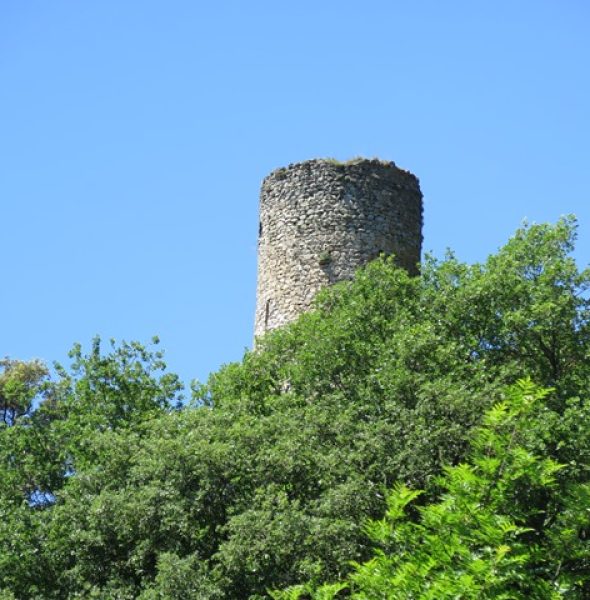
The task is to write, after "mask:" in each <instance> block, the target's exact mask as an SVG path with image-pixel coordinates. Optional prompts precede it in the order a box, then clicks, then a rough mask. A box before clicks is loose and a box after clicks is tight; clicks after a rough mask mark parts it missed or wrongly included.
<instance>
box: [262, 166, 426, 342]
mask: <svg viewBox="0 0 590 600" xmlns="http://www.w3.org/2000/svg"><path fill="white" fill-rule="evenodd" d="M421 248H422V193H421V191H420V186H419V183H418V179H417V178H416V177H415V176H414V175H412V173H410V172H409V171H404V170H402V169H399V168H398V167H396V166H395V164H394V163H392V162H384V161H380V160H366V159H359V160H354V161H350V162H347V163H338V162H336V161H332V160H323V159H316V160H309V161H305V162H302V163H297V164H291V165H289V166H288V167H286V168H280V169H277V170H275V171H273V172H272V173H271V174H270V175H268V177H266V178H265V179H264V181H263V183H262V189H261V192H260V224H259V235H258V286H257V298H256V316H255V324H254V335H255V336H256V337H257V336H260V335H262V334H264V333H265V332H266V331H268V330H270V329H274V328H275V327H281V326H282V325H285V324H286V323H289V322H290V321H292V320H294V319H295V318H297V316H298V315H300V314H301V313H302V312H304V311H305V310H307V309H308V308H309V307H310V306H311V303H312V300H313V298H314V296H315V295H316V293H317V292H318V291H319V290H320V289H321V288H323V287H325V286H327V285H330V284H332V283H335V282H337V281H341V280H344V279H352V277H353V276H354V273H355V271H356V270H357V269H358V268H359V267H362V266H363V265H365V264H366V263H368V262H369V261H371V260H372V259H374V258H376V257H377V256H379V254H381V253H383V254H394V255H395V258H396V261H397V263H398V264H399V265H400V266H402V267H404V268H405V269H407V270H408V271H409V272H410V273H412V274H417V272H418V263H419V262H420V253H421Z"/></svg>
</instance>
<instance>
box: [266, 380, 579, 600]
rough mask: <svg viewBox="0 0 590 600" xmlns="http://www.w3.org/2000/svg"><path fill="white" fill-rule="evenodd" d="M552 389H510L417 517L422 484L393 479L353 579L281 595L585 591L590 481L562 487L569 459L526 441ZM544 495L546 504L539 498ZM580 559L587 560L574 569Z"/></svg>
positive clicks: (389, 597)
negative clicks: (370, 546) (414, 507)
mask: <svg viewBox="0 0 590 600" xmlns="http://www.w3.org/2000/svg"><path fill="white" fill-rule="evenodd" d="M547 394H548V392H547V391H543V390H539V389H537V388H535V386H533V385H532V384H531V383H530V382H528V381H522V382H520V383H519V384H518V385H515V386H513V387H512V388H510V389H509V390H508V391H507V394H506V397H505V399H504V400H503V401H502V402H500V403H498V404H496V405H494V406H493V407H492V408H491V409H489V410H488V411H487V413H486V415H485V417H484V419H483V423H482V425H481V426H480V427H479V428H477V429H476V430H475V432H474V436H473V440H472V451H471V453H470V455H469V457H468V460H467V462H463V463H460V464H458V465H456V466H451V467H446V468H445V470H444V475H443V476H442V477H441V478H440V480H439V487H440V489H441V495H440V498H439V499H438V500H437V501H435V502H432V503H430V504H427V505H425V506H421V507H419V508H418V515H419V518H418V519H412V518H411V515H410V511H409V505H410V504H411V503H413V502H414V501H415V500H416V498H418V496H419V495H420V494H421V492H420V491H415V490H410V489H409V488H408V487H407V486H406V485H404V484H397V485H396V486H394V488H393V490H392V492H391V493H390V494H389V496H388V498H387V511H386V514H385V517H384V518H383V519H379V520H374V521H371V522H369V524H368V525H367V532H368V534H369V536H370V538H371V539H372V541H373V542H374V544H375V545H376V548H377V549H376V551H375V552H374V556H373V558H372V559H371V560H369V561H367V562H365V563H363V564H356V565H355V571H354V573H353V574H352V575H351V576H350V578H349V581H348V582H346V583H341V584H339V585H336V586H334V585H329V586H321V587H320V588H318V589H317V590H314V589H313V587H312V586H296V587H292V588H291V589H288V590H286V591H285V592H283V593H281V592H277V593H274V594H273V597H274V598H275V599H276V600H288V599H292V600H297V599H299V598H310V597H311V598H313V599H315V600H319V599H324V598H336V597H338V593H339V592H340V591H341V590H342V589H346V590H350V591H351V592H352V593H351V594H347V596H348V595H350V597H352V598H357V599H359V600H369V599H370V600H377V599H379V598H383V599H386V600H395V599H399V600H406V599H407V598H421V599H423V600H427V599H432V600H441V599H445V598H448V599H451V598H462V599H465V600H468V599H473V600H484V599H486V598H489V599H494V600H496V599H501V598H505V599H509V598H510V599H517V598H522V599H523V600H524V599H525V598H536V599H539V600H540V599H543V598H546V599H550V598H564V597H567V598H585V597H587V596H586V594H587V593H588V591H589V590H590V570H589V569H588V568H587V566H588V560H590V544H589V543H588V541H587V540H586V539H585V535H583V532H584V531H585V530H586V531H587V529H588V526H589V525H590V515H589V514H588V513H589V509H590V503H589V502H588V498H589V497H588V493H589V492H590V484H589V483H588V482H585V483H579V484H573V485H571V486H570V487H569V489H568V493H567V494H566V495H565V496H564V495H563V494H562V490H561V489H560V486H559V485H558V482H557V479H556V476H557V473H558V472H559V471H561V470H563V469H564V465H560V464H558V463H557V462H555V460H553V459H552V458H550V457H547V456H543V455H540V454H537V453H535V452H532V451H530V450H529V449H528V448H527V439H528V437H529V436H528V430H529V429H530V427H531V423H532V422H533V423H534V422H535V420H537V419H538V418H539V415H540V414H541V413H540V411H541V407H540V406H539V405H540V404H541V403H542V402H543V401H544V399H545V398H546V396H547ZM538 496H543V498H544V501H543V503H542V505H541V504H540V503H538V502H532V501H531V499H532V498H534V497H538ZM566 515H567V516H566ZM539 516H541V518H539ZM564 519H565V520H567V521H569V522H570V523H571V524H572V525H573V527H572V526H570V527H568V528H567V529H566V528H564V525H563V523H562V520H564ZM558 540H559V541H558ZM556 546H558V547H556ZM576 562H578V563H579V562H584V564H585V568H584V569H579V568H578V569H573V570H572V569H571V566H572V564H573V563H576ZM568 563H569V565H568Z"/></svg>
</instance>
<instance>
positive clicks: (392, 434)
mask: <svg viewBox="0 0 590 600" xmlns="http://www.w3.org/2000/svg"><path fill="white" fill-rule="evenodd" d="M574 241H575V222H574V220H573V219H563V220H561V221H560V222H558V223H557V224H555V225H531V226H526V227H523V228H521V229H519V230H518V231H517V232H516V234H515V235H514V236H513V238H512V239H511V240H509V241H508V243H507V244H506V245H505V246H504V247H503V248H501V249H500V250H499V251H498V252H497V253H496V254H494V255H492V256H490V257H489V259H488V260H487V261H486V262H484V263H482V264H475V265H466V264H464V263H461V262H460V261H459V260H458V259H457V258H456V257H455V256H454V255H453V254H451V253H449V254H448V255H447V256H446V257H444V258H443V259H440V260H436V259H433V258H427V259H426V260H425V261H424V263H423V264H422V266H421V275H420V276H419V277H410V276H409V275H408V274H407V273H406V272H405V271H403V270H401V269H399V268H397V267H396V266H395V264H394V262H393V260H392V259H390V258H380V259H378V260H376V261H374V262H372V263H370V264H369V265H367V267H365V268H364V269H362V270H360V271H359V272H358V273H357V275H356V277H355V279H354V280H353V281H350V282H343V283H341V284H338V285H335V286H333V287H331V288H328V289H326V290H324V291H323V292H321V293H320V294H319V295H318V298H317V301H316V308H315V310H313V311H311V312H309V313H307V314H304V315H302V316H301V317H300V318H299V319H298V320H297V321H296V322H294V323H293V324H291V325H289V326H287V327H285V328H282V329H279V330H277V331H274V332H271V333H269V334H267V335H266V336H264V338H262V339H260V340H259V341H258V344H257V349H256V350H255V351H252V352H246V354H245V355H244V358H243V360H242V361H241V362H239V363H233V364H229V365H226V366H225V367H223V368H222V369H221V370H220V371H219V372H217V373H215V374H213V375H212V376H211V377H210V380H209V381H208V382H207V384H205V385H196V384H195V385H194V386H193V394H192V399H191V401H190V402H188V403H184V404H182V403H181V400H182V398H181V392H182V386H181V384H180V382H179V381H178V378H177V377H175V376H174V375H172V374H167V373H166V371H165V364H164V362H163V360H162V355H161V353H160V352H159V351H157V349H156V348H155V347H144V346H143V345H141V344H138V343H130V344H129V343H123V344H119V345H117V344H114V343H113V344H112V345H111V347H110V349H109V350H108V351H107V352H105V351H104V344H101V342H100V340H98V339H97V340H95V341H94V342H93V344H92V347H91V349H90V351H89V352H88V353H87V354H85V353H84V351H83V349H82V348H81V347H80V346H76V347H75V348H74V350H73V351H72V353H71V358H72V364H71V365H70V366H67V367H63V366H58V368H57V369H56V370H55V373H54V375H53V376H52V377H51V378H49V377H48V373H49V371H48V370H47V369H46V368H45V367H44V366H43V365H41V364H40V363H19V362H18V361H10V360H8V359H7V360H5V361H4V362H2V363H1V364H0V368H2V372H1V374H0V410H1V409H2V407H4V415H5V416H4V419H3V420H0V512H1V513H2V514H1V518H0V598H3V597H5V598H32V599H41V598H43V599H52V598H56V599H57V598H101V599H105V600H107V599H126V598H129V599H131V598H140V599H143V600H154V599H164V598H170V599H174V598H178V599H180V598H202V599H217V598H219V599H221V598H237V599H239V598H244V599H251V600H255V599H258V598H265V597H269V594H270V593H271V592H270V590H278V589H285V590H289V591H287V592H283V593H285V594H291V596H292V597H305V594H307V595H310V594H316V597H318V598H319V597H339V596H335V594H336V593H337V594H340V595H343V596H344V595H346V594H357V597H359V598H360V597H367V598H369V597H370V598H378V597H384V598H385V597H387V598H395V597H400V598H401V597H408V598H409V597H416V598H429V597H433V598H434V597H437V598H444V597H449V598H451V597H462V596H457V595H456V594H455V596H453V595H448V596H444V595H438V596H436V595H433V596H428V595H420V594H423V593H425V592H423V591H415V590H414V591H412V593H413V594H414V596H411V595H406V596H395V595H394V593H395V592H394V591H392V590H394V587H392V586H398V585H400V584H399V581H401V580H400V579H399V577H400V575H399V574H400V572H406V573H407V574H411V573H412V572H414V571H412V569H415V568H426V567H424V564H426V565H429V564H430V563H429V561H430V559H431V558H432V557H434V558H436V559H438V560H441V558H440V555H439V553H438V551H437V549H438V548H440V544H443V543H444V544H445V546H446V545H448V543H449V541H452V542H453V544H455V546H453V548H456V550H454V552H455V554H453V556H454V557H456V560H454V561H453V564H452V566H453V568H455V567H456V569H455V571H453V570H452V569H447V568H446V567H445V568H444V569H442V568H439V567H440V563H438V564H433V565H432V568H431V570H430V571H428V573H431V574H433V577H432V581H435V579H436V577H435V576H434V575H435V574H437V573H438V574H440V573H442V572H443V571H444V572H445V573H446V575H445V576H446V577H447V579H448V580H449V581H450V580H451V579H452V578H453V577H454V576H455V575H454V574H457V573H458V572H459V571H461V570H462V569H463V570H464V571H465V572H466V573H467V575H470V574H471V575H472V576H473V577H475V576H476V575H477V576H479V575H478V573H480V572H479V571H478V573H475V571H473V569H475V570H477V569H479V568H480V566H481V573H480V574H481V576H482V577H483V576H484V574H486V573H487V574H488V575H489V577H492V575H493V577H496V576H497V577H498V578H502V577H504V575H502V574H498V573H495V574H494V573H492V574H490V573H491V570H493V564H494V561H495V560H496V561H497V560H499V558H501V559H502V561H504V563H510V562H511V561H513V559H514V561H516V563H518V565H517V566H518V568H519V569H522V572H524V573H525V575H524V576H523V577H525V578H526V582H527V583H526V585H530V586H534V585H536V586H538V588H534V587H530V588H526V587H525V583H522V585H521V588H520V589H522V590H525V589H541V590H544V589H547V590H550V592H551V593H553V594H561V595H559V596H555V597H571V598H584V597H587V596H584V594H588V593H590V592H589V588H588V585H589V584H588V581H587V576H586V575H585V573H586V571H587V570H588V560H589V558H588V556H589V555H588V552H589V550H588V541H587V539H588V533H589V532H590V522H589V514H590V513H589V511H588V510H587V507H588V489H587V485H588V471H589V469H590V418H589V417H590V400H589V398H588V394H587V390H588V389H589V385H588V384H589V382H590V381H589V379H590V361H589V356H588V355H589V352H590V344H589V331H590V329H589V315H590V313H589V312H588V311H589V301H588V296H587V290H588V285H589V283H590V272H589V271H588V270H582V271H580V270H579V269H578V268H577V266H576V264H575V261H574V260H573V258H572V256H571V252H572V250H573V246H574ZM156 341H157V340H156ZM527 377H530V379H531V380H532V381H533V382H534V383H535V384H536V385H537V386H540V387H539V388H536V387H528V388H526V389H524V390H523V389H522V388H520V390H521V392H522V393H520V396H518V394H517V393H516V392H515V391H514V390H515V389H517V388H514V387H513V386H514V385H515V383H516V382H517V381H519V380H522V379H524V378H527ZM522 385H524V384H522ZM527 385H530V386H532V384H527ZM540 388H543V389H545V390H548V391H545V392H540V391H539V389H540ZM517 397H520V398H521V400H520V401H519V400H518V399H517ZM526 398H528V399H537V400H538V401H537V402H532V401H531V408H530V409H529V408H528V404H526V402H528V400H527V401H526V402H525V400H523V399H526ZM511 399H512V400H511ZM519 402H520V404H519ZM525 404H526V406H527V408H526V410H525V409H524V408H522V407H523V406H524V405H525ZM502 407H504V408H502ZM518 407H520V408H518ZM521 408H522V410H521ZM484 415H487V416H486V417H485V418H484V419H483V421H482V417H483V416H484ZM490 419H491V420H492V421H490ZM494 419H495V420H494ZM510 427H513V428H514V427H517V431H518V440H517V441H518V444H512V445H509V446H508V447H507V446H506V444H505V443H504V442H505V433H504V432H505V431H509V430H510ZM510 431H512V430H510ZM486 432H487V433H486ZM482 436H483V437H482ZM485 436H488V437H489V436H492V437H493V436H497V438H494V439H493V440H492V441H493V442H494V443H493V444H492V448H493V449H494V451H493V452H491V453H490V452H487V451H486V452H487V453H486V452H484V451H483V450H482V448H483V445H485V444H483V441H482V440H484V438H485ZM503 436H504V437H503ZM485 439H488V438H485ZM489 439H492V438H491V437H489ZM482 444H483V445H482ZM502 453H504V454H502ZM502 457H509V460H510V465H511V468H514V469H516V471H514V472H513V471H510V470H509V469H502V470H501V472H500V475H501V476H500V477H499V478H498V477H496V479H494V473H496V474H498V471H494V470H493V469H494V468H496V469H498V468H499V467H498V462H497V461H498V460H499V461H500V464H502V460H503V459H502ZM486 461H487V462H486ZM519 461H520V462H519ZM486 469H487V470H486ZM519 469H520V470H519ZM510 474H513V475H514V474H515V476H514V477H513V478H512V479H510V477H511V475H510ZM462 477H463V479H461V478H462ZM486 477H487V478H488V479H487V480H486ZM506 477H508V480H506V481H505V478H506ZM490 478H491V480H493V483H494V486H495V487H494V486H490V485H488V487H485V486H486V485H487V484H486V481H488V482H489V480H490ZM503 478H504V479H503ZM476 480H477V481H476ZM503 482H504V483H506V485H504V487H502V485H500V484H503ZM478 486H479V487H478ZM488 488H489V490H490V491H489V492H487V491H486V490H488ZM392 490H393V491H392ZM418 490H421V493H420V495H419V496H417V493H418ZM482 490H483V491H482ZM461 494H463V495H461ZM477 494H479V496H478V495H477ZM486 494H487V495H486ZM410 500H412V502H410ZM459 502H460V503H462V505H465V506H474V505H475V504H477V506H478V507H480V508H478V511H479V512H478V511H476V512H475V513H474V514H470V516H469V518H470V519H471V520H470V521H469V520H468V521H466V524H463V526H464V527H465V526H467V525H469V527H470V528H472V529H473V530H474V535H475V536H477V535H479V533H478V531H479V529H481V535H480V537H479V538H477V540H476V541H477V542H478V543H479V544H480V545H479V546H478V545H477V544H475V545H473V544H472V541H473V540H466V539H464V538H461V537H460V536H458V534H456V531H454V530H453V527H456V526H458V523H457V519H458V514H460V513H453V512H452V511H450V510H448V509H449V505H450V504H452V503H459ZM474 503H475V504H474ZM579 507H583V510H579ZM436 519H439V521H436ZM445 519H446V520H445ZM548 519H549V521H548ZM367 523H372V525H367ZM436 523H443V524H445V528H444V532H443V531H439V530H438V529H437V526H434V525H435V524H436ZM503 526H505V527H506V528H507V529H506V531H503V530H502V527H503ZM429 528H430V529H429ZM498 528H499V530H498V531H497V532H496V533H494V531H495V530H496V529H498ZM445 535H448V536H450V537H449V538H445V537H444V536H445ZM486 535H487V536H488V538H489V539H488V538H486ZM494 536H495V537H494ZM425 540H426V542H425ZM486 544H487V545H486ZM504 546H508V547H509V548H510V550H509V551H508V550H506V551H505V549H503V548H504ZM498 548H500V550H498ZM376 552H377V554H375V553H376ZM541 552H546V553H547V555H548V556H547V558H546V559H543V560H541V559H540V558H539V556H540V553H541ZM379 553H380V554H379ZM469 553H471V554H469ZM498 553H499V554H498ZM502 553H504V554H502ZM435 555H436V556H435ZM475 555H477V556H475ZM500 555H501V556H500ZM414 556H415V557H418V556H420V557H421V560H422V559H423V563H418V562H416V563H415V564H413V565H412V564H411V560H410V559H411V558H412V557H414ZM378 557H381V560H382V561H384V562H383V563H382V564H381V563H380V564H379V565H378V562H376V561H378ZM429 557H430V558H429ZM519 557H526V560H524V559H523V560H521V558H519ZM416 560H417V559H416ZM461 560H463V561H464V562H461ZM469 561H471V562H469ZM474 561H475V562H474ZM477 561H481V565H480V563H479V562H477ZM518 561H520V562H518ZM352 562H354V563H356V564H357V565H358V566H357V567H356V569H355V570H354V573H353V574H351V571H352V570H353V567H352V566H351V564H352ZM371 565H373V566H375V565H377V566H376V567H375V569H376V570H375V569H373V571H371V569H372V568H373V567H371ZM470 565H471V566H470ZM474 565H475V566H474ZM478 565H480V566H478ZM513 566H514V569H516V566H515V565H513ZM429 568H430V567H429ZM510 568H512V567H510ZM404 569H405V571H404ZM469 569H471V571H469ZM377 571H378V572H379V573H381V574H383V573H386V574H387V577H386V579H384V580H383V581H384V583H383V585H385V586H390V588H391V589H390V588H388V587H385V588H382V589H383V590H385V591H383V594H385V595H382V596H377V595H371V594H372V593H373V592H370V593H369V592H367V594H368V595H366V596H362V595H358V594H362V593H363V590H364V589H366V590H371V589H373V588H371V587H365V588H363V585H366V586H369V583H368V582H369V580H371V578H375V581H377V579H378V578H379V577H380V576H381V575H378V573H377ZM515 572H516V571H515ZM488 575H486V576H488ZM437 576H438V575H437ZM363 577H364V578H365V579H363ZM396 577H397V578H398V579H396ZM460 577H461V576H460V575H457V580H458V579H460ZM507 577H508V576H507ZM510 577H512V575H510ZM382 579H383V578H382ZM508 579H509V580H510V582H511V583H510V585H512V586H513V583H514V582H513V580H512V579H510V578H508ZM523 581H524V580H523ZM338 582H341V583H338ZM556 582H558V583H556ZM561 582H564V583H563V584H562V583H561ZM447 583H448V582H447ZM327 585H329V586H331V587H326V586H327ZM371 585H372V584H371ZM375 585H377V583H375ZM433 585H434V583H433ZM441 585H442V584H441ZM445 585H447V584H445ZM448 585H451V584H448ZM453 585H455V583H453ZM457 585H458V584H457ZM474 585H475V584H474ZM477 585H479V583H478V584H477ZM519 585H520V584H519ZM297 586H304V587H297ZM355 586H356V587H355ZM400 589H403V588H400ZM433 589H436V590H438V591H437V593H440V590H441V589H444V588H433ZM449 589H455V588H449ZM456 589H459V588H456ZM514 589H517V588H514V586H513V587H512V588H510V590H512V591H513V590H514ZM305 590H307V591H305ZM272 593H275V592H272ZM380 593H381V592H380ZM453 593H454V592H453ZM457 593H458V592H457ZM534 593H537V592H534ZM548 593H549V592H548ZM2 594H4V596H2ZM275 594H279V592H276V593H275ZM295 594H299V596H296V595H295ZM318 594H324V596H320V595H318ZM325 594H332V596H330V595H325ZM387 594H389V595H387ZM277 597H278V596H277ZM464 597H465V598H470V597H472V596H469V595H464ZM473 597H476V596H473ZM482 597H485V596H482ZM489 597H492V596H489ZM498 597H501V596H498ZM506 597H519V596H514V595H513V596H506ZM522 597H526V596H522ZM529 597H535V596H534V595H533V596H529ZM538 597H548V598H549V597H553V596H550V595H547V596H541V595H539V596H538Z"/></svg>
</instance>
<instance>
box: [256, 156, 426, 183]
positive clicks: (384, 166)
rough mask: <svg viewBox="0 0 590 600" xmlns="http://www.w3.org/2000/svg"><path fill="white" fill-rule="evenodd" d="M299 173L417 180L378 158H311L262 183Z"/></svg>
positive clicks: (408, 173)
mask: <svg viewBox="0 0 590 600" xmlns="http://www.w3.org/2000/svg"><path fill="white" fill-rule="evenodd" d="M301 171H310V172H312V171H324V172H325V171H332V172H335V173H341V174H343V175H344V174H352V173H355V172H357V173H359V174H361V173H362V172H366V171H373V172H375V171H380V172H382V173H383V174H385V173H387V172H389V173H391V174H394V173H395V174H397V175H398V176H400V175H401V176H402V177H404V176H405V177H409V178H411V179H414V180H416V183H418V178H417V177H416V175H414V174H413V173H412V172H411V171H408V170H406V169H403V168H400V167H398V166H397V165H396V164H395V163H394V162H393V161H390V160H383V159H380V158H364V157H355V158H351V159H350V160H346V161H340V160H336V159H335V158H312V159H309V160H304V161H301V162H295V163H290V164H289V165H287V166H286V167H278V168H277V169H274V170H273V171H271V172H270V173H269V174H268V175H267V176H266V177H265V178H264V182H267V181H272V180H282V179H285V177H288V176H289V175H291V174H294V173H297V172H301Z"/></svg>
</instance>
